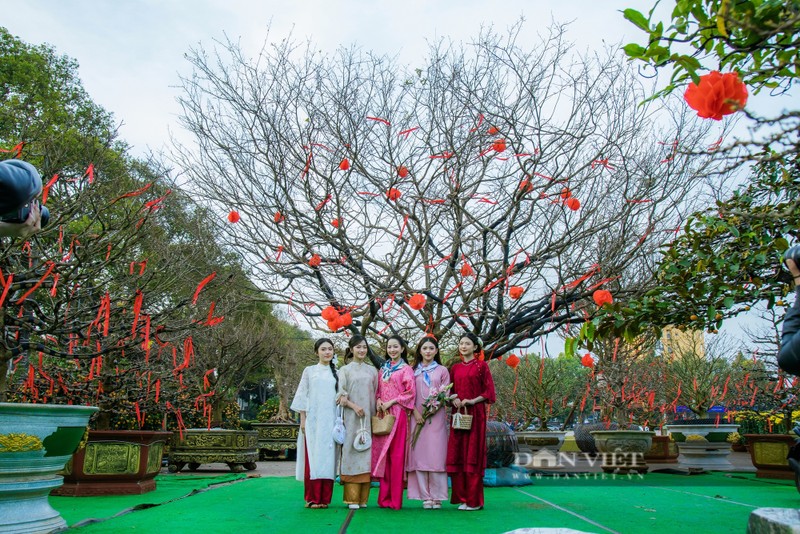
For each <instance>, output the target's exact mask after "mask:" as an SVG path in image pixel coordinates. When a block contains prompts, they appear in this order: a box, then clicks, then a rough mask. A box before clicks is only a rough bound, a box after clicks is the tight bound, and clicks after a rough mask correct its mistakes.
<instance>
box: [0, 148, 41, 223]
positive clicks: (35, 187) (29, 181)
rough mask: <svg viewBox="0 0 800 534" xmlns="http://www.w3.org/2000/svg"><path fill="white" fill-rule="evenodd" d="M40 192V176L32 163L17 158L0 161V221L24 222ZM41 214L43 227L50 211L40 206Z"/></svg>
mask: <svg viewBox="0 0 800 534" xmlns="http://www.w3.org/2000/svg"><path fill="white" fill-rule="evenodd" d="M41 192H42V178H41V176H40V175H39V171H37V170H36V168H35V167H34V166H33V165H31V164H30V163H28V162H27V161H22V160H18V159H9V160H4V161H0V221H2V222H6V223H11V224H20V223H24V222H25V221H26V220H27V219H28V215H30V213H31V204H32V203H33V202H37V201H36V200H35V199H36V197H37V196H39V194H40V193H41ZM41 215H42V217H41V220H42V226H43V227H44V226H45V225H46V224H47V223H48V221H49V220H50V211H49V210H48V209H47V208H45V207H44V206H42V207H41Z"/></svg>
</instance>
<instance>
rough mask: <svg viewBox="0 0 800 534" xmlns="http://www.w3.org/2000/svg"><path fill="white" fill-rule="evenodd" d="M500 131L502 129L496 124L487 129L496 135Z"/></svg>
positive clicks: (487, 131)
mask: <svg viewBox="0 0 800 534" xmlns="http://www.w3.org/2000/svg"><path fill="white" fill-rule="evenodd" d="M499 131H500V130H498V129H497V128H496V127H494V126H489V129H488V130H486V133H488V134H489V135H495V134H497V133H498V132H499Z"/></svg>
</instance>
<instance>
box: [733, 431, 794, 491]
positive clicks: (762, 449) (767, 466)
mask: <svg viewBox="0 0 800 534" xmlns="http://www.w3.org/2000/svg"><path fill="white" fill-rule="evenodd" d="M744 438H745V439H746V440H747V444H748V445H749V446H748V449H749V451H750V459H751V460H752V461H753V465H754V466H755V467H756V477H759V478H779V479H783V480H793V479H794V471H793V470H792V468H791V467H789V461H788V460H787V458H786V456H787V455H788V453H789V447H791V446H792V445H794V444H795V441H796V438H795V437H794V436H790V435H788V434H745V435H744Z"/></svg>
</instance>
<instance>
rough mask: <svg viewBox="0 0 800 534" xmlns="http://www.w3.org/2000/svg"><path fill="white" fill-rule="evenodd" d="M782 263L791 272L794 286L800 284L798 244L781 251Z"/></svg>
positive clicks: (799, 246)
mask: <svg viewBox="0 0 800 534" xmlns="http://www.w3.org/2000/svg"><path fill="white" fill-rule="evenodd" d="M783 263H785V264H786V268H787V269H789V272H790V273H792V278H793V279H794V284H795V286H800V245H795V246H793V247H790V248H789V249H788V250H787V251H786V252H784V253H783Z"/></svg>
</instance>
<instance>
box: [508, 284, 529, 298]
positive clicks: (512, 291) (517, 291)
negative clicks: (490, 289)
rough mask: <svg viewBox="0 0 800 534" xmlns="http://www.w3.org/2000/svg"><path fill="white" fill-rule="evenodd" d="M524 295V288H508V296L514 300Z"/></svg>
mask: <svg viewBox="0 0 800 534" xmlns="http://www.w3.org/2000/svg"><path fill="white" fill-rule="evenodd" d="M523 293H525V288H524V287H522V286H511V287H510V288H508V296H509V297H511V298H512V299H514V300H517V299H518V298H520V297H521V296H522V294H523Z"/></svg>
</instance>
